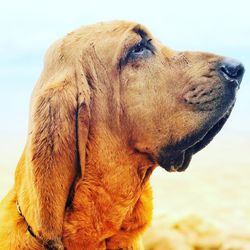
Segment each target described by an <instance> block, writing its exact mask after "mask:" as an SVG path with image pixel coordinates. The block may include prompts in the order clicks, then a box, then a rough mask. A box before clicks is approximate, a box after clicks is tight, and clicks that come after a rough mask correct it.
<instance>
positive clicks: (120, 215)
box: [0, 21, 220, 250]
mask: <svg viewBox="0 0 250 250" xmlns="http://www.w3.org/2000/svg"><path fill="white" fill-rule="evenodd" d="M139 29H142V30H144V31H145V33H147V37H148V38H150V39H152V44H153V45H154V46H155V48H156V51H155V54H154V55H153V56H152V57H150V58H146V59H145V60H139V61H134V62H130V63H129V65H127V66H124V67H123V66H121V67H119V60H120V58H121V57H123V56H124V55H125V53H126V50H127V49H128V48H129V47H131V46H132V45H133V44H135V43H136V42H138V41H139V40H140V39H141V38H140V35H139V34H138V30H139ZM218 60H220V57H217V56H215V55H212V54H206V53H188V52H186V53H177V52H175V51H173V50H171V49H168V48H166V47H164V46H163V45H162V44H160V43H159V42H158V41H157V40H155V39H154V38H153V37H152V35H151V34H150V33H149V31H147V29H146V28H145V27H143V26H141V25H138V24H134V23H129V22H122V21H118V22H111V23H100V24H96V25H92V26H87V27H82V28H80V29H78V30H76V31H74V32H72V33H69V34H68V35H67V36H66V37H65V38H63V39H61V40H59V41H57V42H56V43H55V44H54V45H53V46H52V47H51V48H50V49H49V51H48V53H47V55H46V58H45V66H44V70H43V72H42V74H41V77H40V79H39V80H38V82H37V84H36V87H35V89H34V92H33V95H32V100H31V111H30V124H29V135H28V140H27V144H26V147H25V150H24V152H23V155H22V157H21V159H20V161H19V164H18V166H17V170H16V179H15V186H14V188H13V189H12V190H11V191H10V193H9V194H8V195H7V196H6V197H5V199H4V200H3V201H2V202H1V205H0V222H1V227H0V249H1V250H6V249H25V250H26V249H34V250H36V249H37V250H39V249H43V247H42V246H41V245H40V244H38V243H37V241H36V240H35V239H34V238H33V237H32V236H31V235H30V234H29V233H28V232H27V226H26V224H25V221H24V219H23V218H22V217H20V215H19V214H18V212H17V210H16V206H15V202H16V200H17V199H18V202H19V204H20V206H21V209H22V212H23V214H24V216H25V218H26V220H27V222H28V223H29V225H30V226H31V227H32V229H33V231H34V232H35V234H36V235H38V236H39V237H40V238H42V239H44V240H45V241H48V240H54V243H55V245H56V244H58V245H60V240H61V238H62V239H63V244H64V246H65V247H66V248H67V249H68V250H74V249H75V250H79V249H89V250H92V249H97V250H99V249H100V250H101V249H141V248H142V246H141V244H140V243H139V240H140V235H141V234H142V232H143V231H144V230H145V228H146V227H147V226H148V224H149V223H150V220H151V216H152V193H151V188H150V184H149V181H148V179H149V177H150V175H151V172H152V171H153V169H154V168H155V167H156V166H157V162H156V160H155V159H156V155H157V153H158V152H159V149H160V148H161V147H162V146H164V145H167V144H171V143H174V142H176V141H178V140H180V139H182V138H184V137H185V136H187V135H188V134H190V133H192V132H193V131H195V130H196V129H198V128H199V127H200V126H201V125H202V124H203V123H204V121H205V120H206V119H207V115H206V114H204V113H201V112H194V111H193V110H191V109H189V108H188V107H186V106H185V105H183V104H182V103H181V101H179V100H180V98H181V95H182V93H183V91H184V89H185V88H186V87H188V86H189V87H190V86H191V84H192V83H193V82H197V84H199V83H202V82H205V81H207V83H206V84H207V85H209V86H213V87H214V88H216V86H217V82H218V81H217V79H218V78H217V76H216V75H213V76H212V77H210V78H209V80H207V79H206V77H205V76H204V75H206V74H208V72H210V70H211V69H210V64H213V63H215V62H217V61H218ZM204 84H205V83H204ZM75 183H76V185H74V184H75ZM70 190H74V198H73V201H72V205H71V206H70V207H68V208H67V209H66V213H65V206H66V201H67V199H68V197H69V193H70ZM63 218H64V223H63ZM57 249H60V248H59V247H58V248H57Z"/></svg>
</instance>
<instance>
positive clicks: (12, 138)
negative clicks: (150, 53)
mask: <svg viewBox="0 0 250 250" xmlns="http://www.w3.org/2000/svg"><path fill="white" fill-rule="evenodd" d="M249 10H250V1H248V0H237V1H228V0H221V1H218V0H210V1H202V0H199V1H198V0H188V1H180V0H175V1H168V0H165V1H164V0H162V1H157V0H154V1H146V0H144V1H135V0H126V1H118V0H106V1H97V0H92V1H85V0H81V1H74V0H72V1H62V0H61V1H51V0H43V1H39V2H38V1H33V0H29V1H27V0H22V1H17V0H16V1H11V0H10V1H2V2H1V8H0V31H1V32H0V115H1V116H0V117H1V118H0V119H1V120H0V171H13V170H14V168H15V165H16V163H17V160H18V158H19V156H20V154H21V151H22V149H23V146H24V144H25V140H26V132H27V122H28V105H29V98H30V95H31V91H32V88H33V86H34V85H35V82H36V80H37V79H38V77H39V74H40V72H41V69H42V63H43V55H44V53H45V51H46V49H47V48H48V46H49V45H50V44H51V43H52V42H54V41H55V40H56V39H58V38H60V37H62V36H64V35H65V34H66V33H68V32H70V31H72V30H74V29H76V28H78V27H79V26H82V25H87V24H91V23H95V22H98V21H106V20H114V19H124V20H131V21H136V22H139V23H142V24H144V25H146V26H147V27H148V28H149V29H150V31H151V32H152V33H153V34H154V36H155V37H157V38H158V39H159V40H160V41H161V42H163V43H164V44H166V45H167V46H168V47H171V48H173V49H176V50H195V51H210V52H213V53H217V54H221V55H225V56H229V57H234V58H236V59H238V60H240V61H242V62H243V64H244V65H245V68H246V73H245V77H244V80H243V82H242V86H241V89H240V91H239V93H238V100H237V103H236V107H235V109H234V111H233V114H232V116H231V117H230V119H229V121H228V123H227V124H226V126H225V128H224V129H223V131H222V132H221V134H220V135H218V136H220V137H219V138H220V139H218V144H217V148H220V144H219V143H222V142H223V141H224V144H225V143H229V144H231V143H232V142H233V143H234V141H232V140H238V144H237V147H238V148H237V150H238V155H237V157H239V158H242V157H245V158H246V157H247V156H248V154H247V153H250V144H249V142H250V111H249V110H250V70H249V69H250V15H249ZM230 138H233V139H232V140H230ZM239 138H240V139H239ZM248 146H249V147H248ZM227 147H228V144H227ZM241 147H242V148H241ZM247 147H248V148H247ZM230 150H232V148H230ZM230 152H231V151H230ZM247 162H248V163H249V164H250V162H249V161H247ZM0 174H1V172H0Z"/></svg>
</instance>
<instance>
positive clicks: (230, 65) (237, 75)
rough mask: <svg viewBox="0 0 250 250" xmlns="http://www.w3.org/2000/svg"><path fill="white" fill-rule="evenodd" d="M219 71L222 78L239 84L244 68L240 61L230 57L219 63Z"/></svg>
mask: <svg viewBox="0 0 250 250" xmlns="http://www.w3.org/2000/svg"><path fill="white" fill-rule="evenodd" d="M219 72H220V75H221V76H222V77H223V78H224V80H226V81H227V82H231V83H236V84H237V85H238V86H239V85H240V83H241V80H242V77H243V75H244V72H245V69H244V66H243V65H242V63H241V62H239V61H237V60H234V59H231V58H225V59H223V61H221V63H220V65H219Z"/></svg>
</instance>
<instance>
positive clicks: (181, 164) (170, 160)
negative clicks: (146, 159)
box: [157, 105, 233, 172]
mask: <svg viewBox="0 0 250 250" xmlns="http://www.w3.org/2000/svg"><path fill="white" fill-rule="evenodd" d="M232 108H233V105H232V106H231V107H230V108H229V109H228V111H227V112H226V113H225V114H224V115H223V116H222V117H221V118H220V119H219V120H218V121H217V122H216V123H215V124H213V125H211V126H206V127H205V128H203V129H201V130H200V131H198V132H196V133H193V134H192V135H189V136H187V137H186V138H185V139H183V140H181V141H179V142H177V143H175V144H174V145H170V146H169V145H168V146H165V147H163V148H162V149H161V151H160V153H159V155H158V160H157V161H158V163H159V165H160V166H161V167H163V168H164V169H165V170H167V171H169V172H176V171H178V172H181V171H184V170H186V168H187V167H188V165H189V163H190V161H191V159H192V156H193V154H195V153H197V152H198V151H200V150H201V149H203V148H204V147H206V146H207V145H208V144H209V143H210V142H211V141H212V139H213V138H214V137H215V135H216V134H217V133H218V132H219V131H220V130H221V128H222V127H223V125H224V124H225V122H226V121H227V119H228V117H229V116H230V113H231V111H232Z"/></svg>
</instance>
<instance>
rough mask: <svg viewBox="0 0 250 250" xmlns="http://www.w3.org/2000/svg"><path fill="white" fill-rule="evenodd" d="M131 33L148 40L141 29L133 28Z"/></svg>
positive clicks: (145, 33)
mask: <svg viewBox="0 0 250 250" xmlns="http://www.w3.org/2000/svg"><path fill="white" fill-rule="evenodd" d="M133 31H134V32H135V33H137V34H138V35H140V36H141V38H148V37H149V35H148V34H147V32H146V31H145V30H143V29H142V28H139V27H135V28H134V29H133Z"/></svg>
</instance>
